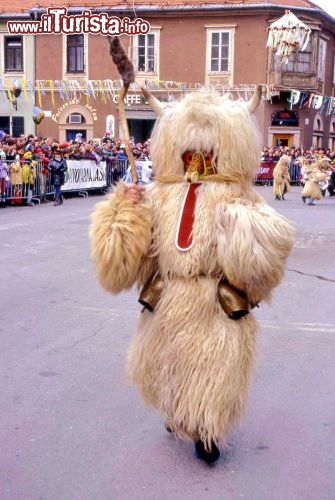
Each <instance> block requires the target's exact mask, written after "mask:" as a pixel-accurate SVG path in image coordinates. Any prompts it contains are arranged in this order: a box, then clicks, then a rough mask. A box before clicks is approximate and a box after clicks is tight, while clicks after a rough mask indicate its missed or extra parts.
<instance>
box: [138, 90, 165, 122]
mask: <svg viewBox="0 0 335 500" xmlns="http://www.w3.org/2000/svg"><path fill="white" fill-rule="evenodd" d="M141 90H142V94H143V95H144V97H145V98H146V99H147V101H148V102H149V104H150V106H151V107H152V109H153V110H154V111H156V114H157V115H158V116H159V115H160V114H161V113H162V111H163V109H164V107H165V106H164V104H162V103H161V102H160V101H159V100H158V99H156V97H154V96H153V95H152V94H151V92H149V90H147V89H146V88H145V87H141Z"/></svg>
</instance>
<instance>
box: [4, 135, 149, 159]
mask: <svg viewBox="0 0 335 500" xmlns="http://www.w3.org/2000/svg"><path fill="white" fill-rule="evenodd" d="M149 145H150V141H146V142H144V143H135V141H134V140H132V141H130V147H131V149H132V152H133V155H134V157H135V159H138V160H142V159H143V160H144V159H150V152H149ZM56 149H60V150H61V151H62V153H63V156H64V158H65V159H67V160H83V159H88V160H94V161H96V162H99V161H107V162H113V161H114V160H126V159H127V154H126V150H125V144H124V143H123V142H122V141H121V140H115V139H113V138H111V137H110V134H109V133H108V132H106V134H105V135H104V137H102V138H101V140H88V141H84V140H83V139H82V136H81V134H79V133H78V134H77V135H76V138H75V140H70V141H66V142H58V141H56V140H55V139H53V138H52V137H36V136H33V135H28V136H25V135H21V136H20V137H18V138H14V137H11V136H9V135H6V134H4V133H3V132H2V133H1V131H0V151H3V152H4V153H5V155H6V160H7V161H14V160H15V159H16V157H17V155H18V156H19V159H20V161H21V162H24V161H27V160H37V161H41V162H42V163H45V164H48V162H49V161H50V160H51V159H52V158H53V152H54V151H55V150H56Z"/></svg>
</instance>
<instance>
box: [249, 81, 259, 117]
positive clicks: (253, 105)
mask: <svg viewBox="0 0 335 500" xmlns="http://www.w3.org/2000/svg"><path fill="white" fill-rule="evenodd" d="M261 97H262V85H257V87H256V90H255V92H254V95H253V96H252V98H251V99H250V100H249V101H248V102H247V107H248V109H249V111H250V113H253V112H254V111H255V110H256V109H257V107H258V105H259V103H260V102H261Z"/></svg>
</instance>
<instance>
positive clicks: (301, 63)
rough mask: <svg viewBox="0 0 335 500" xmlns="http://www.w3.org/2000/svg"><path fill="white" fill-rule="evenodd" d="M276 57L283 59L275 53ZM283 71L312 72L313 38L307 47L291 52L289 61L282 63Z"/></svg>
mask: <svg viewBox="0 0 335 500" xmlns="http://www.w3.org/2000/svg"><path fill="white" fill-rule="evenodd" d="M275 59H277V60H278V59H281V56H276V55H274V58H273V62H274V60H275ZM282 71H283V72H288V73H312V72H313V69H312V40H311V39H310V40H309V42H308V44H307V47H306V49H305V50H304V51H303V52H302V51H301V50H295V51H293V52H292V53H291V54H290V57H289V60H288V63H287V64H286V63H282Z"/></svg>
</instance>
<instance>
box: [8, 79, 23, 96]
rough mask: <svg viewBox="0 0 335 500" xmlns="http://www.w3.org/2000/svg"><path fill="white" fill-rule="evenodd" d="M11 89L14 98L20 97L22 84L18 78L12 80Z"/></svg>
mask: <svg viewBox="0 0 335 500" xmlns="http://www.w3.org/2000/svg"><path fill="white" fill-rule="evenodd" d="M11 91H12V93H13V95H14V97H15V98H16V99H17V98H18V97H20V95H21V92H22V84H21V82H20V81H19V80H14V82H13V85H12V88H11Z"/></svg>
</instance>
